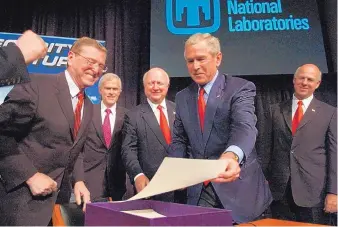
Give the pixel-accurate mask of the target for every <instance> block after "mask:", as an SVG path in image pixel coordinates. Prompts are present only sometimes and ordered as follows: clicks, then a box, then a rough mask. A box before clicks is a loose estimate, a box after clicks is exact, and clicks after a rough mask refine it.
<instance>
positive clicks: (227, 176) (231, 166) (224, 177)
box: [211, 152, 241, 183]
mask: <svg viewBox="0 0 338 227" xmlns="http://www.w3.org/2000/svg"><path fill="white" fill-rule="evenodd" d="M219 159H223V160H226V164H225V171H224V172H223V173H220V174H219V175H218V177H217V178H215V179H212V180H211V181H212V182H215V183H226V182H232V181H234V180H236V179H237V178H238V177H239V173H240V171H241V168H240V167H239V163H238V162H237V161H236V160H235V159H236V158H235V154H234V153H232V152H227V153H224V154H222V155H221V157H220V158H219Z"/></svg>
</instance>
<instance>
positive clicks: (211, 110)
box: [203, 75, 225, 146]
mask: <svg viewBox="0 0 338 227" xmlns="http://www.w3.org/2000/svg"><path fill="white" fill-rule="evenodd" d="M224 87H225V79H224V75H218V76H217V78H216V80H215V82H214V84H213V86H212V88H211V90H210V94H209V97H208V102H207V105H206V109H205V118H204V132H203V144H204V146H206V144H207V142H208V139H209V136H210V133H211V129H212V125H213V121H214V119H215V118H214V116H215V113H216V110H217V108H218V105H219V104H220V102H221V100H222V96H223V93H224Z"/></svg>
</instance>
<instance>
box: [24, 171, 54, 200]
mask: <svg viewBox="0 0 338 227" xmlns="http://www.w3.org/2000/svg"><path fill="white" fill-rule="evenodd" d="M26 184H27V185H28V187H29V190H30V191H31V193H32V194H33V196H40V195H42V196H46V195H49V194H51V193H52V192H55V191H56V190H57V183H56V182H55V181H54V180H53V179H52V178H50V177H49V176H47V175H45V174H43V173H36V174H34V175H33V176H32V177H31V178H29V179H28V180H27V181H26Z"/></svg>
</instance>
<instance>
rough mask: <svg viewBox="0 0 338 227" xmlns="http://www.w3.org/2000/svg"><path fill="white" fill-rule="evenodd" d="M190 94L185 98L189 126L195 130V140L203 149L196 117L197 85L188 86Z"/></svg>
mask: <svg viewBox="0 0 338 227" xmlns="http://www.w3.org/2000/svg"><path fill="white" fill-rule="evenodd" d="M189 91H190V95H189V97H188V98H187V106H188V111H189V118H190V119H191V121H190V122H191V125H190V127H191V128H192V129H193V130H194V131H195V134H196V138H197V141H198V142H199V143H200V146H201V148H202V150H203V136H202V131H201V127H200V124H199V119H198V110H197V105H198V103H197V96H198V95H197V93H198V86H197V84H195V83H193V84H192V85H190V87H189Z"/></svg>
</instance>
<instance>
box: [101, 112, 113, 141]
mask: <svg viewBox="0 0 338 227" xmlns="http://www.w3.org/2000/svg"><path fill="white" fill-rule="evenodd" d="M105 112H106V116H105V118H104V121H103V125H102V129H103V137H104V141H105V142H106V145H107V147H109V146H110V142H111V126H110V120H109V114H111V110H110V109H106V110H105Z"/></svg>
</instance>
